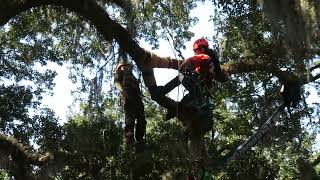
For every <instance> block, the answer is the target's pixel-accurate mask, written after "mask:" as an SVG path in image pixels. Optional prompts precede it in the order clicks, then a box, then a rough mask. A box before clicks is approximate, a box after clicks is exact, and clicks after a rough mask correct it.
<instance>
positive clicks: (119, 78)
mask: <svg viewBox="0 0 320 180" xmlns="http://www.w3.org/2000/svg"><path fill="white" fill-rule="evenodd" d="M114 77H115V78H114V82H115V85H116V87H117V89H119V90H120V92H121V95H122V101H123V108H124V113H125V128H124V131H125V138H126V143H127V144H133V143H135V141H137V143H139V144H144V143H145V142H144V141H145V139H144V135H145V132H146V124H147V122H146V120H145V115H144V106H143V103H142V98H141V91H140V88H139V83H138V81H137V79H136V78H135V77H134V75H133V74H132V65H131V64H128V63H120V64H119V65H118V67H117V68H116V71H115V76H114ZM135 123H136V124H135ZM134 133H135V134H134Z"/></svg>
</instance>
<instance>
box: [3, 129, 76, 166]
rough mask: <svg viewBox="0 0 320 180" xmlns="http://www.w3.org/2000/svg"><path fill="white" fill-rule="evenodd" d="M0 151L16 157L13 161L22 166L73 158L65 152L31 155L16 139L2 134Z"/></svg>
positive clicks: (39, 164)
mask: <svg viewBox="0 0 320 180" xmlns="http://www.w3.org/2000/svg"><path fill="white" fill-rule="evenodd" d="M0 149H1V150H2V152H4V153H6V154H9V155H11V156H12V157H14V158H13V159H16V160H17V161H18V162H15V163H17V164H19V165H20V166H25V165H28V164H33V165H38V166H41V165H44V164H46V163H48V162H49V161H53V160H54V161H57V160H63V159H67V158H70V157H73V155H72V154H71V153H69V152H65V151H52V152H46V153H43V154H40V153H31V152H29V151H28V150H27V148H26V147H25V146H24V145H22V144H21V143H19V142H18V141H17V140H16V139H15V138H13V137H9V136H6V135H3V134H0Z"/></svg>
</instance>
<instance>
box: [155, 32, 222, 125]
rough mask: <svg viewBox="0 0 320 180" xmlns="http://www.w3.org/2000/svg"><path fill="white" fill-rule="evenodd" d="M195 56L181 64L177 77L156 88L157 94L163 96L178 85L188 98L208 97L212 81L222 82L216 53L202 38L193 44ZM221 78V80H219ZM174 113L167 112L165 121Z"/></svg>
mask: <svg viewBox="0 0 320 180" xmlns="http://www.w3.org/2000/svg"><path fill="white" fill-rule="evenodd" d="M193 51H194V53H195V56H192V57H190V58H188V59H186V60H185V61H183V62H182V64H181V65H180V67H179V69H180V71H181V72H183V73H182V75H179V76H177V77H175V78H174V79H172V80H171V81H170V82H168V83H167V84H166V85H165V86H160V87H158V93H159V94H160V95H165V94H167V93H169V92H170V91H171V90H173V89H174V88H175V87H177V86H178V85H180V84H182V85H183V86H184V87H185V88H186V89H187V90H188V91H189V96H199V97H202V96H210V94H209V90H210V88H211V86H212V81H213V80H214V79H216V80H218V81H224V79H223V78H224V77H223V76H222V75H221V74H222V73H221V68H220V63H219V59H218V55H217V53H216V52H215V51H214V50H212V49H210V48H209V44H208V42H207V41H206V40H205V39H204V38H200V39H198V40H196V41H195V42H194V44H193ZM221 77H222V78H221ZM174 116H175V112H173V111H172V112H171V111H168V113H167V115H166V118H165V119H171V118H173V117H174Z"/></svg>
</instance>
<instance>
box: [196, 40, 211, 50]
mask: <svg viewBox="0 0 320 180" xmlns="http://www.w3.org/2000/svg"><path fill="white" fill-rule="evenodd" d="M199 47H209V43H208V41H207V40H205V39H204V38H200V39H197V40H196V41H195V42H194V43H193V50H196V49H198V48H199Z"/></svg>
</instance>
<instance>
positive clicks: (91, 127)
mask: <svg viewBox="0 0 320 180" xmlns="http://www.w3.org/2000/svg"><path fill="white" fill-rule="evenodd" d="M203 2H204V1H203ZM199 3H200V2H199V1H189V0H184V1H183V0H166V1H158V0H150V1H139V0H138V1H129V0H116V1H114V0H81V1H78V0H69V1H62V0H24V1H18V0H3V1H2V2H1V6H0V24H1V26H2V27H1V28H0V45H1V46H0V62H1V63H0V77H1V81H2V83H1V86H0V101H1V104H0V132H1V134H0V154H1V156H0V170H1V171H0V178H8V177H10V176H14V177H15V179H139V178H141V179H160V178H161V177H162V178H164V179H165V178H167V179H170V178H171V179H178V178H179V177H181V176H183V175H185V174H187V173H188V171H189V169H190V166H191V165H190V159H189V154H188V152H187V149H186V147H187V144H186V143H185V141H184V138H185V137H184V134H183V128H184V127H183V125H182V124H181V123H180V122H178V121H168V122H167V121H163V120H162V116H163V112H164V111H163V107H166V108H168V107H169V108H176V106H175V104H174V103H172V104H173V105H172V104H169V105H168V104H161V103H159V102H158V101H157V99H153V100H154V101H153V100H152V99H151V98H150V96H149V93H148V91H149V90H150V87H151V86H153V85H156V82H155V79H154V74H153V68H157V67H158V68H171V69H177V68H178V64H179V61H178V60H176V59H174V58H170V57H168V58H165V57H161V55H155V54H153V53H151V52H149V51H147V50H145V49H143V48H142V47H140V45H139V41H141V40H144V41H146V42H148V43H149V44H150V45H151V46H152V47H153V48H155V49H156V48H158V47H159V40H161V39H162V40H163V39H164V40H166V41H169V42H171V43H172V46H173V47H174V48H175V50H176V51H179V50H180V49H185V46H184V44H185V42H187V41H189V40H190V39H191V38H192V37H193V35H194V32H191V30H190V27H192V26H193V25H194V24H195V23H197V17H192V16H191V15H190V12H191V11H192V10H194V9H195V8H196V7H197V6H198V5H199ZM205 3H213V4H214V5H215V6H214V7H215V9H212V12H214V16H213V17H212V20H211V21H210V22H208V23H214V24H215V28H216V29H215V30H216V31H215V32H217V33H216V34H212V38H214V39H215V41H216V42H215V45H214V46H215V47H217V48H219V49H220V55H221V57H220V59H221V62H223V65H222V71H223V73H224V74H225V75H226V76H227V77H228V81H227V82H225V83H220V82H216V83H214V87H213V90H212V99H211V101H212V103H213V107H214V108H213V114H214V118H213V124H214V125H213V130H212V132H210V133H208V134H207V135H206V136H205V142H206V143H205V144H206V146H207V149H208V155H209V156H208V158H209V159H210V160H212V161H216V162H219V161H220V159H221V158H223V157H224V156H225V155H226V154H228V153H229V152H233V151H234V149H235V148H236V147H237V146H238V145H239V144H240V143H241V142H243V141H244V140H245V139H247V138H248V137H250V135H252V133H253V132H254V131H256V130H257V129H258V128H259V127H261V125H262V124H263V123H264V122H265V121H266V120H267V119H268V117H269V116H270V115H271V114H272V113H273V112H274V111H275V109H276V108H277V106H278V105H279V98H280V97H279V95H278V91H279V83H283V84H286V83H289V82H292V81H297V82H299V83H300V84H301V85H304V86H303V97H304V100H303V101H302V102H300V103H299V104H298V107H297V108H296V109H292V110H291V111H289V110H286V111H285V112H284V113H283V114H282V116H281V118H280V120H279V122H278V123H277V124H276V127H274V128H273V129H272V131H271V132H270V133H269V134H268V137H265V138H264V140H263V141H262V142H259V144H258V145H257V146H256V147H254V148H252V149H251V150H250V151H249V152H248V153H247V154H246V155H245V156H244V157H242V158H241V159H239V160H237V161H234V162H232V163H230V164H228V165H227V166H226V167H224V168H223V169H220V170H216V171H213V172H212V176H213V177H214V178H215V179H297V178H301V179H311V178H312V177H313V178H316V177H317V175H316V170H319V166H317V165H318V164H319V162H320V161H319V151H317V150H316V148H319V147H318V146H319V144H316V143H317V141H316V136H317V133H318V132H319V123H318V121H319V118H318V117H319V114H320V111H319V103H314V104H311V105H310V104H307V103H306V101H305V98H307V97H309V96H310V88H313V89H315V91H316V92H317V94H318V95H319V94H320V93H319V92H320V91H319V87H320V86H319V77H320V75H319V67H320V66H319V52H320V51H319V22H318V21H319V20H318V19H319V16H320V9H319V3H318V2H316V1H315V0H294V1H290V0H284V1H281V2H278V1H276V0H274V1H263V0H260V1H256V0H245V1H234V0H219V1H205ZM119 48H121V49H122V50H123V51H125V52H126V53H127V54H128V55H129V56H130V58H131V59H130V60H131V61H132V62H134V64H135V67H136V69H135V70H136V75H137V76H140V74H141V86H142V87H143V90H144V95H145V98H144V103H145V109H146V112H145V113H146V114H145V115H146V119H147V121H148V124H147V142H148V147H147V148H146V150H145V151H144V152H143V153H136V152H135V151H134V150H133V148H132V147H126V145H125V143H124V140H123V122H124V121H123V118H124V115H123V111H122V110H121V107H120V106H119V100H117V96H118V94H117V92H116V91H115V90H114V88H111V90H110V91H108V92H104V91H103V89H104V88H105V85H106V84H110V82H112V71H113V69H114V66H115V64H116V63H117V61H118V56H119V55H118V49H119ZM51 63H57V64H59V65H63V64H67V65H68V66H69V70H70V79H71V80H72V81H73V82H74V83H75V84H77V85H78V89H77V92H75V93H74V95H75V96H76V98H77V99H78V100H81V102H82V105H81V109H80V113H78V114H73V116H71V117H69V118H68V121H67V122H66V123H65V124H59V122H58V121H59V119H58V118H57V117H56V115H55V113H54V112H53V111H52V110H50V109H48V108H43V107H41V100H42V97H43V96H44V95H46V94H48V93H49V94H50V93H52V89H53V87H54V83H53V79H54V77H55V76H56V72H55V71H54V70H52V69H50V64H51ZM151 95H152V94H151ZM151 97H152V98H153V96H151ZM156 102H158V103H159V104H160V105H158V104H156ZM318 178H319V177H318Z"/></svg>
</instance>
